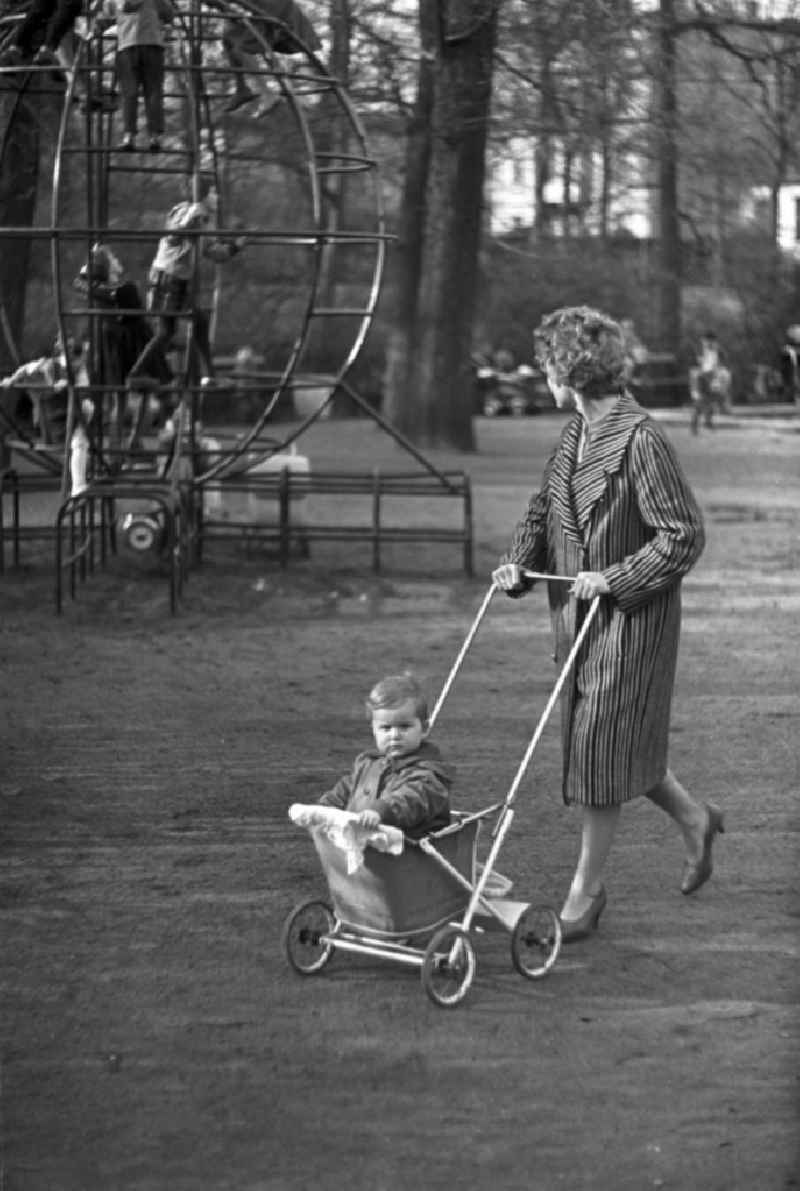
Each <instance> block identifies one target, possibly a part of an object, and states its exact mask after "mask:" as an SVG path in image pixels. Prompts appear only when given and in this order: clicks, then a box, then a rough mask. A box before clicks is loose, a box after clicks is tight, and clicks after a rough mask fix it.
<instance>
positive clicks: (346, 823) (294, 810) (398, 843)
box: [289, 802, 405, 875]
mask: <svg viewBox="0 0 800 1191" xmlns="http://www.w3.org/2000/svg"><path fill="white" fill-rule="evenodd" d="M289 818H290V819H291V820H292V822H293V823H297V824H298V825H299V826H300V827H307V828H308V830H309V831H312V832H314V831H318V832H320V833H321V834H322V835H324V836H325V837H326V838H327V839H329V840H330V841H331V843H332V844H335V846H336V847H337V848H341V849H342V851H343V852H344V853H345V855H346V857H347V872H348V875H352V874H353V873H355V872H358V870H359V869H360V868H361V867H362V865H363V863H364V849H365V848H375V850H376V851H378V852H390V853H391V854H392V855H393V856H399V855H400V853H401V852H402V851H403V846H404V842H405V837H404V836H403V833H402V831H401V830H400V828H399V827H389V826H388V825H387V824H385V823H382V824H381V825H380V827H375V828H373V827H362V826H361V825H360V823H359V822H358V816H357V815H354V814H352V813H351V812H350V811H342V810H339V808H338V807H335V806H319V805H317V804H316V803H303V802H293V803H292V805H291V806H290V807H289Z"/></svg>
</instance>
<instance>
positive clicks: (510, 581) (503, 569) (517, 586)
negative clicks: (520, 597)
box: [492, 562, 525, 591]
mask: <svg viewBox="0 0 800 1191" xmlns="http://www.w3.org/2000/svg"><path fill="white" fill-rule="evenodd" d="M492 582H493V583H494V585H495V587H499V588H500V590H501V591H522V589H523V587H524V586H525V585H524V583H523V581H522V568H521V567H520V566H518V564H517V563H515V562H504V563H502V564H501V565H500V566H499V567H498V568H497V570H496V571H492Z"/></svg>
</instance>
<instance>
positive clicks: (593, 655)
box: [503, 394, 705, 807]
mask: <svg viewBox="0 0 800 1191" xmlns="http://www.w3.org/2000/svg"><path fill="white" fill-rule="evenodd" d="M582 425H583V420H582V418H581V416H580V415H578V414H576V415H575V416H574V417H573V418H571V419H570V421H569V423H568V424H567V426H566V427H565V428H564V431H563V433H562V436H561V439H560V442H559V444H558V446H557V447H556V450H555V452H554V453H553V455H552V457H551V458H550V460H549V462H548V464H547V467H546V468H545V473H544V479H543V482H542V487H541V490H540V491H539V492H538V493H536V494H535V495H534V496H533V497H532V498H531V501H530V503H529V505H528V509H527V512H526V514H525V516H524V517H523V519H522V521H520V523H519V525H518V526H517V528H516V531H515V533H514V537H513V540H512V544H511V548H510V550H509V552H508V553H507V554H506V556H505V558H504V560H503V561H505V562H515V563H519V564H520V565H521V566H523V567H528V568H530V569H532V570H538V571H550V572H552V573H553V574H561V575H574V574H576V573H577V572H578V571H602V573H603V575H604V576H605V578H606V581H607V582H608V585H609V589H610V592H611V594H610V596H605V597H602V598H601V601H600V606H599V608H598V610H597V615H596V616H595V618H594V621H593V622H592V625H591V627H590V629H589V632H588V635H587V637H586V639H585V641H584V645H583V647H582V649H581V652H580V654H579V655H578V657H577V659H576V663H575V666H574V667H573V671H572V674H571V675H570V677H569V679H568V681H567V682H566V683H565V685H564V689H563V694H562V737H563V749H564V772H563V794H564V801H565V802H568V803H580V804H582V805H585V806H594V807H598V806H609V805H612V804H616V803H621V802H625V801H627V800H629V799H631V798H635V797H637V796H638V795H640V794H644V793H646V792H647V791H648V790H650V789H652V787H653V786H654V785H656V784H657V783H658V782H659V781H660V780H661V779H662V778H663V777H664V774H665V773H666V769H667V738H668V734H669V714H670V703H671V699H672V689H673V684H674V678H675V663H676V659H677V653H678V639H679V634H680V614H681V605H680V600H681V595H680V588H681V578H682V577H683V575H685V574H686V572H687V571H688V570H689V569H690V568H691V567H692V566H693V564H694V563H695V562H696V560H697V558H698V557H699V555H700V553H701V552H702V549H703V545H704V540H705V538H704V532H703V522H702V517H701V514H700V510H699V508H698V506H697V502H696V501H695V498H694V496H693V495H692V492H691V490H690V489H689V486H688V484H687V482H686V479H685V477H684V475H683V472H682V471H681V468H680V465H679V463H678V460H677V458H676V456H675V452H674V450H673V448H672V446H671V444H670V442H669V440H668V439H667V438H666V436H665V435H664V434H663V432H662V431H661V429H660V427H659V426H658V425H657V424H656V423H655V422H654V421H653V420H652V419H651V418H650V417H649V416H648V415H647V413H646V412H645V411H644V410H643V409H642V408H641V407H640V406H639V405H638V404H637V403H636V402H635V401H634V400H633V398H632V397H631V396H630V395H628V394H623V395H622V396H621V397H620V399H619V401H618V402H617V403H616V404H615V405H614V406H613V407H612V409H611V411H610V412H609V414H608V415H607V416H606V417H605V418H604V419H603V420H602V421H601V422H600V423H598V425H597V427H596V429H595V430H594V434H593V436H592V437H591V438H590V440H589V441H588V443H587V444H586V448H585V450H584V453H583V457H582V459H581V461H580V462H578V451H579V443H580V436H581V429H582ZM548 589H549V602H550V612H551V617H552V621H553V629H554V633H555V644H556V651H555V657H556V662H557V663H558V664H559V666H560V665H563V663H564V660H565V658H566V656H567V653H568V651H569V649H570V647H571V644H572V642H573V640H574V638H575V633H576V631H577V628H578V626H579V624H580V621H581V619H582V617H583V615H585V612H586V609H587V607H588V605H587V604H586V602H585V601H576V600H575V599H574V598H572V597H570V595H569V593H568V587H567V584H564V583H550V584H548Z"/></svg>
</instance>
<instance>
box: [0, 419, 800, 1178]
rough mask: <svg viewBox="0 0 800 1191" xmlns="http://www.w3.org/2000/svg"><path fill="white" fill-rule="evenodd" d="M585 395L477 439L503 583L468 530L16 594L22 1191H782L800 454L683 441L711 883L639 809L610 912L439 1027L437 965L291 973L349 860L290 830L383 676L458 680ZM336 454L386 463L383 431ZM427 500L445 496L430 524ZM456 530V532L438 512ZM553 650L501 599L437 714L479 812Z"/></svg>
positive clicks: (666, 826) (550, 874)
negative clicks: (336, 872)
mask: <svg viewBox="0 0 800 1191" xmlns="http://www.w3.org/2000/svg"><path fill="white" fill-rule="evenodd" d="M559 427H560V423H559V420H558V418H557V417H555V416H554V417H552V418H550V417H544V418H538V419H530V420H526V421H524V422H515V423H510V422H500V421H498V422H494V423H490V422H485V423H481V425H480V428H479V445H480V451H479V453H478V454H477V455H476V456H475V457H474V459H473V458H470V459H467V460H465V459H463V458H462V459H455V458H453V457H448V456H444V455H440V456H438V457H437V456H434V458H435V460H436V462H437V463H439V464H441V465H449V466H466V467H467V468H468V470H470V472H471V473H472V475H473V479H474V483H475V512H476V528H477V536H478V543H477V569H478V574H477V577H476V578H475V579H473V580H467V579H465V578H464V577H463V575H462V574H461V573H460V571H459V557H458V551H457V550H455V549H452V550H451V549H450V548H449V547H448V548H446V549H445V548H442V549H441V551H438V552H434V551H433V550H431V549H421V550H418V549H413V550H409V549H408V548H406V549H405V550H403V549H401V548H397V549H396V550H395V551H394V552H393V553H392V554H391V555H390V556H389V558H388V564H389V565H388V566H387V570H386V572H385V574H384V575H383V576H382V577H381V579H380V580H377V579H375V578H373V577H371V576H370V574H369V571H368V566H369V547H368V545H364V546H363V548H362V547H361V546H358V545H352V546H348V547H347V549H346V550H345V549H342V548H341V547H340V548H335V547H328V548H323V547H319V548H318V549H317V548H315V549H314V550H313V552H312V558H311V559H310V560H309V561H307V562H303V561H294V562H292V564H291V566H290V568H289V570H288V571H286V572H284V573H281V572H280V571H279V570H278V569H277V566H276V563H275V560H274V558H271V557H269V556H258V555H257V554H255V555H254V553H253V552H252V551H251V553H250V554H249V555H245V553H244V552H243V551H240V550H239V551H237V550H235V549H231V548H228V547H225V548H224V549H223V548H222V547H221V546H220V547H219V549H218V550H214V549H212V550H210V551H209V553H208V557H207V560H206V562H205V564H204V566H203V567H202V568H201V569H200V570H198V571H196V572H194V573H193V574H192V577H191V581H190V583H189V586H188V588H187V591H186V598H185V601H184V605H183V609H182V611H181V613H180V614H179V615H178V616H176V617H174V618H171V617H170V616H169V614H168V611H167V603H166V584H165V582H164V579H163V576H159V575H158V574H157V573H154V572H145V571H144V570H143V569H142V568H141V567H140V568H135V567H134V566H133V564H132V563H131V562H130V560H124V559H122V560H117V562H115V563H114V565H113V566H112V567H110V568H109V570H108V571H106V572H103V573H101V574H97V575H95V576H94V577H93V578H92V579H91V580H90V582H89V583H88V584H87V585H86V586H85V587H83V588H82V589H81V590H80V592H79V594H78V599H77V600H76V601H75V602H74V603H72V602H70V601H68V602H67V605H66V607H65V612H64V615H63V616H62V617H61V618H60V619H59V618H56V616H55V615H54V612H53V607H52V584H53V579H52V572H51V567H50V564H49V560H48V557H47V556H46V555H44V554H42V553H41V550H40V548H38V547H35V546H33V545H29V546H27V547H26V548H25V549H24V552H23V555H24V556H23V566H22V568H21V569H20V570H19V571H14V570H11V571H7V572H6V574H5V576H2V577H0V660H1V662H2V675H3V681H2V689H0V710H1V711H2V718H1V719H0V723H1V724H2V770H1V771H0V826H1V829H2V832H1V835H0V865H1V867H0V933H1V936H2V937H1V940H0V943H1V946H2V952H1V954H2V964H1V965H0V990H1V993H0V995H1V1000H0V1064H1V1065H0V1191H199V1189H200V1188H203V1189H210V1191H262V1189H264V1191H305V1189H306V1188H308V1189H312V1188H314V1189H323V1191H339V1189H353V1191H361V1189H362V1188H363V1189H364V1191H366V1189H367V1188H369V1189H370V1191H443V1189H445V1188H447V1189H448V1191H450V1189H455V1188H457V1189H461V1188H464V1189H469V1191H472V1189H473V1188H474V1189H477V1188H481V1189H483V1188H486V1187H487V1186H492V1187H494V1188H497V1189H498V1191H551V1189H554V1188H561V1187H563V1188H565V1189H568V1191H573V1189H574V1191H583V1189H589V1188H591V1189H598V1191H641V1189H644V1188H650V1187H661V1188H669V1189H681V1191H730V1189H739V1188H741V1189H742V1191H745V1189H746V1191H777V1189H779V1188H789V1187H795V1186H797V1185H798V1182H799V1181H800V1169H799V1167H798V1151H799V1150H800V1146H799V1145H798V1124H799V1123H800V1122H798V1107H800V1096H799V1095H798V1092H799V1091H800V1087H799V1085H798V1079H799V1078H800V1062H798V1058H799V1057H800V1056H799V1055H798V1049H799V1048H798V1024H799V1023H798V985H799V979H798V956H799V955H800V941H799V938H798V925H799V923H798V918H799V916H800V898H799V897H798V880H797V872H798V867H797V866H798V847H797V839H798V835H797V833H798V815H797V797H798V776H799V775H798V736H799V732H798V728H799V727H800V705H799V704H798V685H799V684H798V670H799V666H798V658H800V617H799V616H798V613H800V581H799V580H798V563H800V525H799V524H798V511H797V510H798V508H799V507H800V470H799V469H798V448H799V447H800V438H798V436H797V434H796V433H793V432H792V431H791V429H788V430H787V429H784V430H779V429H777V428H772V427H770V426H768V425H765V424H759V423H753V424H752V425H748V426H744V427H741V426H740V427H733V426H731V427H730V428H727V429H721V430H719V431H717V432H716V433H715V434H714V435H713V436H712V435H701V436H700V437H699V438H697V439H693V438H691V436H690V435H689V433H688V431H687V429H686V427H685V426H674V427H670V428H669V433H670V434H671V437H672V438H673V441H674V442H675V443H676V446H677V448H678V450H679V452H680V455H681V457H682V459H683V461H684V463H685V466H686V469H687V472H688V474H689V477H690V479H691V481H692V483H693V485H694V486H695V488H696V491H697V492H698V495H699V497H700V499H701V502H702V504H703V507H704V511H705V514H706V517H707V523H708V537H709V542H708V547H707V550H706V553H705V555H704V557H703V559H702V560H701V562H700V564H699V565H698V566H697V568H696V570H695V571H694V572H693V574H692V575H691V576H690V578H689V579H688V580H687V582H686V584H685V618H684V632H683V638H682V649H681V657H680V663H679V673H678V682H677V689H676V695H675V701H674V706H673V725H672V763H673V767H674V768H675V770H676V772H677V773H678V774H679V775H680V776H681V777H682V778H683V780H684V781H685V782H686V783H687V784H688V785H690V786H691V787H692V788H693V789H694V790H695V791H696V792H697V794H698V795H700V796H702V797H703V798H707V799H712V800H714V801H716V802H718V803H719V804H720V806H722V807H723V809H724V811H725V815H726V822H727V830H726V833H725V835H724V836H722V837H721V839H720V841H719V844H718V845H717V846H716V848H715V862H716V868H715V872H714V876H713V879H712V880H711V882H710V883H709V884H708V885H707V886H706V887H705V888H704V889H703V890H702V891H701V892H700V893H698V894H697V895H696V896H695V897H693V898H685V897H682V896H681V894H680V892H679V888H678V887H679V881H680V875H681V868H682V863H683V855H682V847H681V843H680V841H679V839H678V836H677V833H676V832H675V831H674V829H673V828H672V826H671V824H670V823H669V821H668V820H666V819H665V818H664V817H663V816H661V815H660V814H659V812H658V811H656V810H655V809H654V808H653V807H651V806H650V805H644V804H641V805H640V804H638V803H637V804H634V805H632V806H631V807H629V808H627V809H626V811H625V813H624V816H623V823H622V829H621V831H620V834H619V837H618V839H617V841H616V844H615V847H614V850H613V854H612V858H611V862H610V866H609V870H608V874H607V888H608V894H609V904H608V907H607V909H606V912H605V914H604V916H603V918H602V921H601V925H600V929H599V931H598V932H597V934H596V935H595V936H594V937H592V938H591V939H590V940H588V941H587V942H584V943H581V944H577V945H574V946H572V947H569V948H566V949H564V951H563V952H562V955H561V957H560V958H559V960H558V962H557V963H556V965H555V967H554V969H553V971H552V972H551V973H550V975H549V976H548V977H547V978H546V979H545V980H544V981H541V982H538V983H531V982H528V981H525V980H523V979H522V978H521V977H520V976H519V975H518V974H517V973H516V972H515V970H514V969H513V967H512V964H511V959H510V953H509V944H508V936H507V935H504V934H496V935H495V934H493V935H487V936H485V937H479V938H478V939H477V940H476V948H477V955H478V967H477V976H476V979H475V982H474V984H473V987H472V989H471V991H470V993H469V995H468V997H467V999H466V1001H465V1002H464V1003H463V1005H462V1006H460V1007H459V1008H457V1009H454V1010H442V1009H439V1008H437V1007H435V1006H434V1005H433V1004H431V1003H430V1002H429V1001H428V999H427V998H426V996H425V995H424V993H423V991H422V988H421V985H420V981H419V977H418V975H417V973H416V972H415V971H413V970H411V969H407V968H403V967H401V966H399V965H394V964H390V963H386V962H381V961H378V960H368V959H365V958H359V957H355V956H348V955H343V954H337V955H335V956H334V958H333V960H332V962H331V963H330V964H329V965H328V967H327V968H326V969H325V970H324V971H323V972H322V973H321V974H320V975H319V976H316V977H311V978H305V979H304V978H301V977H298V976H296V975H294V974H293V973H292V972H291V971H290V970H289V968H288V966H287V964H286V962H285V960H284V958H283V955H282V952H281V948H280V931H281V925H282V922H283V919H284V916H285V915H286V914H287V912H288V911H289V910H290V909H291V907H292V906H293V905H294V904H295V903H296V902H298V901H300V900H302V899H303V898H305V897H310V896H315V895H318V894H324V893H325V888H324V881H323V879H322V877H321V874H320V871H319V867H318V864H317V861H316V855H315V853H314V850H313V847H312V845H311V842H310V840H309V838H308V836H307V835H306V834H305V832H303V831H301V830H299V829H297V828H295V827H294V826H293V825H292V824H291V823H289V821H288V819H287V813H286V812H287V808H288V806H289V805H290V803H292V802H296V801H310V800H313V799H314V798H315V797H316V796H317V795H318V793H319V792H321V790H322V789H324V788H325V787H326V786H327V785H328V784H330V783H331V782H332V780H333V779H334V778H335V777H336V776H338V774H339V773H340V772H341V771H342V770H343V769H345V768H347V767H348V765H349V763H350V761H351V760H352V757H353V755H354V753H355V752H356V751H358V750H359V749H360V748H361V747H363V745H364V744H365V743H366V742H367V726H366V724H365V722H364V721H363V719H362V713H361V698H362V696H363V694H364V692H365V690H366V689H367V688H368V686H369V685H370V684H371V683H372V682H373V681H374V680H375V678H376V677H378V676H379V675H380V674H382V673H384V672H387V671H392V670H394V669H397V668H405V667H408V666H412V667H413V668H414V669H415V670H416V671H417V673H418V674H419V675H420V676H421V678H422V679H423V680H424V681H425V683H426V685H427V686H428V688H429V690H430V692H431V694H432V695H435V694H436V693H437V692H438V690H439V689H440V687H441V684H442V682H443V680H444V678H445V676H446V674H447V671H448V669H449V667H450V664H451V663H452V661H453V659H454V658H455V656H456V654H457V651H458V648H459V646H460V644H461V641H462V640H463V637H464V634H465V632H466V630H467V628H468V626H469V624H470V622H471V619H472V617H473V615H474V612H475V610H476V609H477V607H478V605H479V603H480V600H481V598H482V595H483V593H484V592H485V590H486V586H487V584H488V572H489V569H490V567H491V565H492V564H493V562H494V560H495V558H496V556H497V554H498V553H499V551H500V550H501V549H502V547H503V545H504V543H505V541H506V539H507V537H508V533H509V531H510V528H511V526H512V524H513V521H514V519H515V517H516V516H517V514H518V513H519V512H520V511H521V509H522V505H523V503H524V500H525V498H526V496H527V492H528V490H529V488H530V486H531V485H532V484H533V483H535V482H536V481H537V480H538V477H539V475H540V473H541V465H542V462H543V460H544V458H545V457H546V454H547V452H548V450H549V448H550V446H551V444H552V443H553V442H554V440H555V438H556V435H557V434H558V431H559ZM309 453H310V454H311V457H312V460H314V461H318V460H323V461H324V462H332V463H333V462H336V461H337V460H338V462H342V460H343V459H346V458H349V459H351V458H352V457H354V454H356V455H358V457H359V458H361V460H362V462H364V463H366V462H367V461H374V460H375V459H377V458H380V460H382V461H383V462H385V463H387V464H388V463H391V462H394V463H395V464H399V462H400V460H399V458H398V456H397V453H396V450H395V448H393V447H391V446H388V445H387V444H386V443H385V442H384V441H383V438H382V436H381V435H380V434H379V433H378V432H376V431H374V429H373V428H372V427H370V426H364V425H362V424H360V423H359V424H341V425H329V426H327V427H320V428H318V429H316V430H314V431H313V432H312V434H311V437H310V441H309ZM426 515H430V516H432V517H433V516H438V515H440V514H439V511H438V510H435V511H433V510H432V511H429V513H428V514H426ZM442 515H444V514H443V513H442ZM554 677H555V675H554V671H553V667H552V663H551V660H550V643H549V639H548V631H547V616H546V612H545V600H544V596H543V595H542V594H536V593H535V594H534V595H532V596H531V597H530V598H529V599H528V600H525V601H520V602H512V601H508V600H504V599H502V598H498V599H497V600H496V601H495V602H494V604H493V605H492V608H491V610H490V613H489V616H488V617H487V620H486V621H485V623H484V626H483V628H482V630H481V632H480V633H479V635H478V638H477V640H476V642H475V644H474V647H473V650H472V651H471V652H470V654H469V655H468V658H467V660H466V663H465V666H464V669H463V671H462V673H461V675H460V676H459V679H458V681H457V682H456V684H455V686H454V688H453V691H452V693H451V695H450V697H449V699H448V700H447V702H446V704H445V707H444V709H443V711H442V714H441V717H440V720H439V723H438V725H437V728H436V733H435V735H436V739H437V741H438V742H439V743H440V745H441V746H442V748H443V749H444V750H446V752H447V754H448V755H449V756H450V757H451V758H452V759H453V760H454V762H455V763H456V766H457V772H458V782H457V788H458V800H457V801H458V804H459V805H460V806H463V807H466V808H470V809H478V808H481V807H483V806H486V805H488V804H489V803H490V802H492V801H494V800H495V799H496V798H497V797H498V796H503V795H504V794H505V792H506V789H507V788H508V785H509V783H510V781H511V778H512V776H513V774H514V771H515V769H516V767H517V764H518V761H519V759H520V757H521V756H522V753H523V750H524V748H525V745H526V743H527V740H528V736H529V734H530V731H531V729H532V726H533V724H534V723H535V721H536V719H537V717H538V716H539V714H540V712H541V709H542V708H543V706H544V704H545V701H546V699H547V696H548V694H549V693H550V690H551V689H552V684H553V682H554ZM557 735H558V734H557V726H556V724H555V722H553V723H552V724H551V725H550V726H549V727H548V730H547V732H546V733H545V737H544V739H543V741H542V744H541V746H540V748H539V749H537V752H536V754H535V756H534V760H533V765H532V767H531V770H530V772H529V775H528V777H527V778H526V780H525V783H524V785H523V789H522V793H521V796H520V800H519V804H518V814H517V817H516V820H515V823H514V826H513V829H512V832H511V834H510V835H509V837H508V840H507V844H506V846H505V847H504V849H503V852H502V855H501V862H500V868H501V870H502V871H503V872H504V873H505V874H507V875H508V876H510V877H512V878H513V880H514V882H515V890H516V893H517V895H518V896H519V897H521V898H523V899H524V900H544V901H547V902H552V903H553V904H555V905H556V907H557V906H558V905H559V899H560V898H561V897H562V896H563V894H564V892H565V888H566V886H567V884H568V881H569V879H570V875H571V869H572V866H573V863H574V860H575V854H576V847H577V832H578V817H577V814H576V812H574V811H571V810H568V809H567V808H565V807H564V806H563V805H562V803H561V800H560V794H559V785H558V767H559V756H558V739H557Z"/></svg>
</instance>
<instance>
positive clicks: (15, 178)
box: [0, 89, 41, 373]
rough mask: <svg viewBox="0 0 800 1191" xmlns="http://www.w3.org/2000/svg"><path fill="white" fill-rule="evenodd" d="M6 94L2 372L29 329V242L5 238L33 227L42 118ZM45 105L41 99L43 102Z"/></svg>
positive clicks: (2, 124)
mask: <svg viewBox="0 0 800 1191" xmlns="http://www.w3.org/2000/svg"><path fill="white" fill-rule="evenodd" d="M15 100H16V92H15V91H14V90H11V89H9V90H7V91H6V92H5V93H4V94H3V96H2V98H0V138H2V140H1V141H0V144H2V147H3V155H2V161H0V238H2V240H3V251H2V252H1V253H0V371H2V372H3V373H8V372H9V371H10V370H11V366H12V365H14V364H16V363H18V362H19V361H18V360H17V359H16V352H18V351H21V345H22V339H23V333H24V330H25V291H26V281H27V277H28V272H29V269H30V257H31V241H30V239H28V238H27V237H24V236H9V237H7V238H6V237H4V236H3V232H2V229H3V228H5V227H32V226H33V222H34V217H35V212H36V192H37V188H38V182H39V130H40V124H41V122H40V118H39V115H38V114H37V112H36V111H35V110H34V107H33V102H32V101H31V100H29V99H27V98H26V97H24V96H23V97H22V99H21V100H20V101H19V103H16V102H15ZM40 102H41V101H40Z"/></svg>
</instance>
